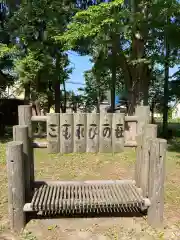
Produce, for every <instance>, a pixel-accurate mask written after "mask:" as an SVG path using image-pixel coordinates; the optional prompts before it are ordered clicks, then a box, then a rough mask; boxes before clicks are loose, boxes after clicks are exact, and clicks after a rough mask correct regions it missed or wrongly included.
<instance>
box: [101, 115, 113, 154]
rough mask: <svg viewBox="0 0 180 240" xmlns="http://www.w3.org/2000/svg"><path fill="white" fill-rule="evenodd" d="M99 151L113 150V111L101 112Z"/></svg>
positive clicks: (108, 151) (107, 151)
mask: <svg viewBox="0 0 180 240" xmlns="http://www.w3.org/2000/svg"><path fill="white" fill-rule="evenodd" d="M99 152H106V153H110V152H112V113H100V132H99Z"/></svg>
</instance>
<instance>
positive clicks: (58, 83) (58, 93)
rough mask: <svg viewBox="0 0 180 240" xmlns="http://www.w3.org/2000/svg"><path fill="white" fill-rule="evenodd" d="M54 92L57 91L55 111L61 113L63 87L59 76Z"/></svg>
mask: <svg viewBox="0 0 180 240" xmlns="http://www.w3.org/2000/svg"><path fill="white" fill-rule="evenodd" d="M54 93H55V113H60V108H61V89H60V82H59V78H58V77H57V79H56V81H55V84H54Z"/></svg>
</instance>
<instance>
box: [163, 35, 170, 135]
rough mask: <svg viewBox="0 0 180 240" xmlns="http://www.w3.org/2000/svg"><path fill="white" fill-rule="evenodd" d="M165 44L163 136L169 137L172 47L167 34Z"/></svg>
mask: <svg viewBox="0 0 180 240" xmlns="http://www.w3.org/2000/svg"><path fill="white" fill-rule="evenodd" d="M164 40H165V41H164V45H165V62H164V102H163V106H164V107H163V137H164V138H167V137H168V100H169V90H168V83H169V55H170V47H169V44H168V39H167V36H165V38H164Z"/></svg>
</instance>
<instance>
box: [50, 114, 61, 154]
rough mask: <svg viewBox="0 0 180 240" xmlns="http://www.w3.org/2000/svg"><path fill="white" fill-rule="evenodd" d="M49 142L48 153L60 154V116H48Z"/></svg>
mask: <svg viewBox="0 0 180 240" xmlns="http://www.w3.org/2000/svg"><path fill="white" fill-rule="evenodd" d="M47 141H48V147H47V148H48V152H49V153H59V151H60V114H59V113H49V114H48V115H47Z"/></svg>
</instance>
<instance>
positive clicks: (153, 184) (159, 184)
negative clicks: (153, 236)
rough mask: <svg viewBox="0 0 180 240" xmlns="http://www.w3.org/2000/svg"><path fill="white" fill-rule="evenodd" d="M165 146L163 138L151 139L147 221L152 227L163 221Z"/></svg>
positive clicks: (159, 225) (158, 225)
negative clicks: (149, 203)
mask: <svg viewBox="0 0 180 240" xmlns="http://www.w3.org/2000/svg"><path fill="white" fill-rule="evenodd" d="M166 148H167V141H166V140H165V139H157V138H156V139H153V140H152V141H151V148H150V170H149V196H148V197H149V199H150V201H151V206H150V207H149V209H148V223H149V224H150V225H151V226H152V227H161V226H162V223H163V212H164V181H165V159H166Z"/></svg>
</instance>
